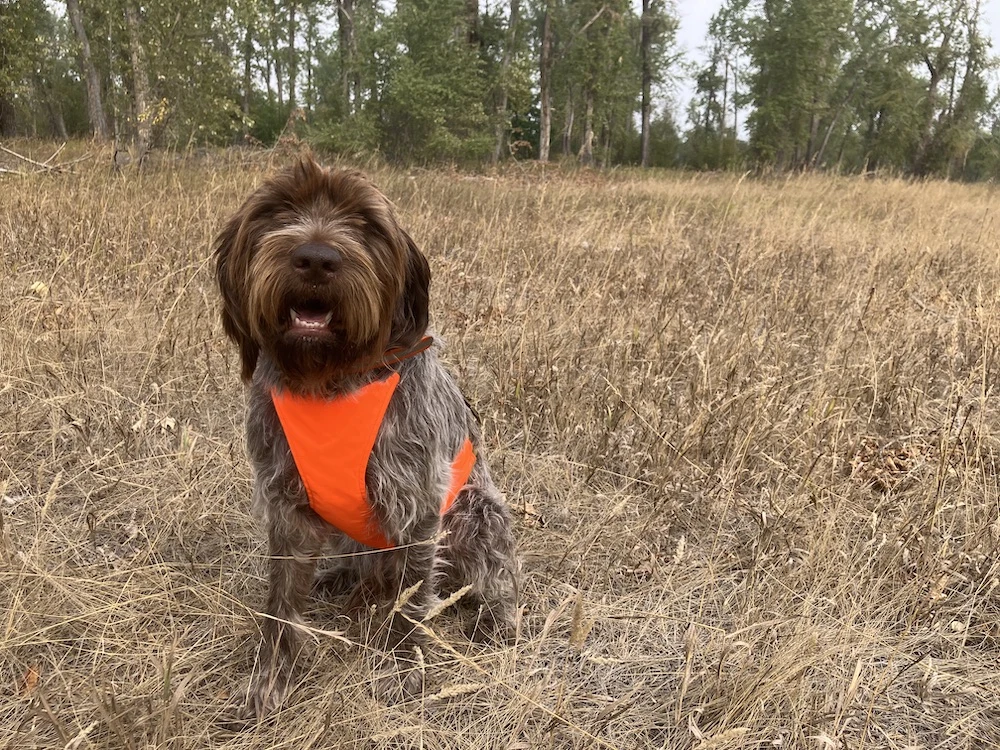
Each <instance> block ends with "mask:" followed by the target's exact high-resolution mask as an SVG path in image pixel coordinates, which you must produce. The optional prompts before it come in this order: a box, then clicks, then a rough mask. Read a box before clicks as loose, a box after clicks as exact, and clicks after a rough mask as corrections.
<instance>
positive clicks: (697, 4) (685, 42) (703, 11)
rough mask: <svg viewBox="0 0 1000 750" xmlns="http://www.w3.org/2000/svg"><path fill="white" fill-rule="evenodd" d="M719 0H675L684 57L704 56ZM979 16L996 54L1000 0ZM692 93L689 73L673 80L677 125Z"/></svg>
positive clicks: (991, 0) (987, 2) (683, 122)
mask: <svg viewBox="0 0 1000 750" xmlns="http://www.w3.org/2000/svg"><path fill="white" fill-rule="evenodd" d="M722 2H723V0H676V3H677V15H678V17H679V18H680V22H681V23H680V28H679V29H678V31H677V41H678V43H679V44H680V46H681V47H682V48H684V49H685V50H686V51H687V59H688V60H690V61H692V62H693V63H695V64H696V65H697V66H700V65H701V64H702V63H703V62H704V61H705V59H706V55H705V52H704V50H703V49H702V47H703V46H704V44H705V35H706V34H707V32H708V21H709V19H710V18H711V17H712V15H713V14H714V13H715V12H716V11H717V10H718V9H719V8H720V7H722ZM982 11H983V18H984V19H985V21H986V25H987V34H988V35H989V36H991V37H992V39H993V54H994V55H1000V0H983V5H982ZM693 95H694V81H693V80H691V76H690V75H684V76H682V77H681V78H680V80H678V82H677V89H676V98H677V102H676V106H675V107H674V117H675V118H676V122H677V125H678V126H679V127H680V128H681V129H686V128H687V127H688V125H689V123H688V121H687V107H688V103H689V102H690V101H691V98H692V96H693Z"/></svg>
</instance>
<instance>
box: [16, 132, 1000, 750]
mask: <svg viewBox="0 0 1000 750" xmlns="http://www.w3.org/2000/svg"><path fill="white" fill-rule="evenodd" d="M77 148H78V149H81V148H84V147H83V146H78V147H77ZM49 150H51V149H49ZM32 153H37V154H40V155H42V156H43V157H44V156H46V155H47V151H46V147H44V146H42V145H37V144H36V145H35V147H34V151H33V152H32ZM102 156H103V155H102ZM281 161H282V159H281V157H280V156H272V157H265V156H253V155H249V156H232V155H230V156H226V155H208V156H206V157H203V158H200V159H188V160H178V161H172V160H165V161H164V162H163V163H161V164H159V165H158V166H156V167H155V168H154V169H151V170H149V171H148V172H147V173H145V174H137V173H133V172H128V173H124V174H113V173H111V172H110V171H109V170H108V169H107V168H106V167H105V166H104V164H105V162H104V161H103V160H101V161H98V160H97V159H95V160H93V161H92V162H84V163H81V164H79V165H77V166H76V170H75V171H74V172H73V173H71V174H55V175H33V176H28V177H15V178H6V179H4V180H3V182H2V183H0V248H2V268H0V276H2V278H3V283H2V285H0V496H2V508H0V510H2V516H0V518H2V537H0V620H2V623H0V627H2V629H0V746H7V747H11V748H36V747H37V748H49V747H75V748H129V749H132V748H135V749H136V750H138V749H139V748H148V747H163V748H206V747H227V748H251V747H255V748H296V749H297V748H311V747H315V748H321V747H347V748H380V747H407V748H409V747H420V748H459V747H462V748H465V747H469V748H506V749H508V750H516V749H521V748H591V747H610V748H622V749H631V748H671V749H673V748H705V749H707V748H762V747H779V748H820V749H829V748H845V749H846V748H851V749H852V750H854V749H857V748H905V747H909V748H927V749H930V748H970V749H971V748H989V747H996V746H1000V697H998V691H1000V659H998V655H1000V593H998V590H997V586H998V582H1000V580H998V579H1000V564H998V562H997V559H998V541H1000V515H998V458H1000V457H998V451H1000V442H998V441H1000V422H998V417H1000V413H998V404H997V398H998V394H997V393H996V381H997V377H998V369H1000V358H998V352H997V349H998V346H997V344H998V341H1000V338H998V328H1000V307H998V302H1000V295H998V289H1000V256H998V253H997V246H998V242H1000V228H998V223H997V219H996V214H995V211H994V207H995V206H996V205H997V194H996V191H995V190H994V189H993V188H991V187H983V186H979V187H968V186H959V185H949V184H943V183H917V184H910V183H904V182H899V181H866V180H861V179H835V178H820V177H794V178H790V179H787V180H772V181H754V180H750V179H738V178H736V177H732V176H705V175H675V174H666V175H665V174H654V175H649V176H642V175H636V174H631V173H618V174H610V175H601V174H594V173H589V172H584V173H561V172H559V171H545V172H541V171H535V170H531V169H528V170H524V171H521V170H511V171H509V172H507V173H505V174H501V175H493V176H474V175H462V174H454V173H445V172H413V173H406V172H401V171H393V170H389V169H385V168H376V169H375V170H374V177H375V179H376V181H377V182H378V183H379V184H380V185H382V186H383V188H384V189H385V191H386V192H387V193H388V194H389V195H390V196H391V197H392V199H393V200H394V201H395V202H396V203H397V205H398V207H399V212H400V215H401V217H402V220H403V222H404V223H405V225H406V226H407V227H408V228H409V229H410V231H411V233H412V234H413V236H414V237H415V238H416V240H417V241H418V244H420V245H421V246H422V247H423V248H424V250H425V251H426V253H427V254H428V256H429V257H430V260H431V265H432V268H433V271H434V286H433V318H434V321H435V324H436V328H437V330H438V331H439V332H440V334H441V335H442V336H443V338H444V339H445V340H446V341H447V344H448V348H447V351H446V358H447V360H448V362H449V364H450V365H451V367H452V368H453V370H454V371H455V372H456V374H457V375H458V377H459V379H460V380H461V382H462V384H463V387H464V389H465V391H466V392H467V394H468V395H469V397H470V400H471V401H472V402H473V403H474V404H475V405H476V406H477V408H478V411H479V413H480V414H481V416H482V419H483V423H484V432H485V435H486V438H487V444H488V446H489V454H490V457H491V459H492V462H493V465H494V467H495V472H494V473H495V475H496V477H497V478H498V480H499V482H500V484H501V485H502V486H503V487H504V488H505V490H506V492H507V495H508V498H509V501H510V503H511V505H512V507H513V508H514V509H515V515H516V519H517V527H518V535H519V538H520V549H521V552H522V555H523V557H524V561H525V579H524V581H523V587H522V592H521V603H522V617H521V621H520V637H519V640H518V642H517V643H516V645H514V646H512V647H510V648H508V649H502V650H498V651H497V650H493V651H490V650H487V651H481V650H477V649H475V648H473V647H471V646H470V645H469V644H467V643H466V642H465V641H464V640H463V639H462V638H461V636H460V635H459V634H458V632H457V626H456V623H455V622H454V621H452V620H450V619H449V618H448V617H447V613H446V614H444V615H442V616H441V617H439V618H437V619H436V620H435V621H434V622H433V623H432V625H433V627H434V628H435V632H436V633H437V638H436V647H435V651H434V653H433V654H430V655H429V656H428V667H427V670H428V676H427V694H426V696H425V697H424V698H423V699H422V700H419V701H417V702H415V703H412V704H408V705H403V706H396V707H385V706H382V705H380V704H378V703H377V702H375V701H374V700H373V699H372V698H371V694H370V685H369V679H370V661H371V660H370V658H369V656H370V655H369V654H368V653H367V651H366V648H365V646H364V630H365V628H366V627H367V624H366V623H365V622H363V621H361V622H348V621H345V620H344V619H342V618H339V617H338V616H337V609H336V607H335V606H331V605H330V604H329V603H324V602H316V603H315V605H314V607H313V609H312V611H311V613H310V623H311V624H312V626H313V627H314V628H315V629H316V631H315V633H314V638H313V643H312V644H311V646H310V648H309V650H308V653H307V655H306V659H305V662H304V664H303V672H302V679H301V683H300V686H299V688H298V689H297V690H296V692H295V693H294V695H293V696H292V699H291V702H290V705H289V706H288V708H287V709H286V710H285V711H283V712H282V713H281V714H280V715H279V716H277V717H276V718H275V719H274V720H272V721H269V722H266V723H263V724H261V725H260V726H257V727H256V728H254V729H251V730H249V731H247V732H243V733H231V732H228V731H226V729H224V728H223V727H222V726H220V718H221V717H222V715H223V712H224V711H225V709H226V706H227V703H229V702H230V701H232V700H234V699H235V695H236V694H237V693H238V691H239V688H240V686H241V684H242V683H243V682H244V681H245V679H246V677H247V676H248V674H249V672H250V670H251V668H252V665H253V659H254V648H255V642H256V635H255V633H256V627H257V620H256V619H255V612H256V611H257V610H258V608H259V606H260V603H261V601H262V598H263V594H264V588H265V583H264V580H263V577H262V576H263V571H264V568H265V558H264V556H265V548H264V546H263V544H262V535H261V532H260V529H259V528H258V527H257V526H256V524H255V522H254V521H253V520H252V519H251V518H250V517H249V515H248V502H247V499H248V498H247V496H248V490H249V473H248V469H247V466H246V463H245V460H244V456H243V438H242V435H241V418H242V400H243V396H242V390H241V387H240V385H239V384H238V382H237V381H238V367H237V363H236V361H235V357H234V353H233V352H232V350H231V348H230V347H229V346H228V345H227V344H226V342H225V341H224V340H223V338H222V335H221V331H220V326H219V323H218V319H217V312H216V311H217V302H216V296H215V292H214V289H213V285H212V278H211V264H210V260H209V251H210V247H209V246H210V242H211V239H212V236H213V234H214V233H215V232H216V231H217V229H218V228H219V226H220V222H221V221H222V219H223V217H225V216H226V215H227V214H228V213H229V212H230V211H232V210H233V209H234V208H235V207H236V205H237V204H238V203H239V201H240V200H241V199H242V198H243V197H244V196H245V195H246V193H247V192H248V191H249V190H250V189H252V187H253V186H254V185H255V184H257V183H258V182H259V181H260V180H261V179H262V177H263V176H264V175H265V174H266V173H267V172H268V171H269V169H270V168H271V167H272V166H275V165H277V164H279V163H280V162H281ZM269 162H273V164H272V163H269ZM330 631H340V632H343V633H344V635H345V637H346V638H347V639H348V641H349V643H347V644H345V643H344V642H343V641H342V640H340V639H338V638H336V637H334V636H332V635H330Z"/></svg>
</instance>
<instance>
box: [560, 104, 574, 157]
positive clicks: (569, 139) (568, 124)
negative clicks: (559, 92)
mask: <svg viewBox="0 0 1000 750" xmlns="http://www.w3.org/2000/svg"><path fill="white" fill-rule="evenodd" d="M573 120H574V112H573V89H570V90H569V92H568V93H567V94H566V116H565V119H564V121H563V134H562V152H563V156H569V155H570V154H572V153H573Z"/></svg>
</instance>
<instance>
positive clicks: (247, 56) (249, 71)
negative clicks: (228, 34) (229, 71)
mask: <svg viewBox="0 0 1000 750" xmlns="http://www.w3.org/2000/svg"><path fill="white" fill-rule="evenodd" d="M252 64H253V29H252V28H251V27H250V24H249V23H248V24H247V29H246V33H245V34H244V35H243V117H244V119H247V118H249V117H250V96H251V94H252V93H253V88H252V87H253V68H252Z"/></svg>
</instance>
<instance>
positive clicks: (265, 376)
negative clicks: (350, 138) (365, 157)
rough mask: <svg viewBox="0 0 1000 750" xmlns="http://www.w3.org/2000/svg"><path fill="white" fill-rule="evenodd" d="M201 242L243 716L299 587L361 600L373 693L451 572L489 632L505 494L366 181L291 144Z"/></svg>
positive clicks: (260, 695) (402, 239)
mask: <svg viewBox="0 0 1000 750" xmlns="http://www.w3.org/2000/svg"><path fill="white" fill-rule="evenodd" d="M215 260H216V278H217V281H218V286H219V290H220V292H221V296H222V323H223V328H224V330H225V332H226V334H227V336H228V337H229V338H230V339H231V340H232V341H233V342H234V343H235V344H236V346H237V348H238V350H239V355H240V362H241V370H242V379H243V380H244V381H245V383H246V384H247V387H248V395H247V413H246V437H247V452H248V454H249V457H250V463H251V468H252V470H253V472H252V473H253V499H252V505H253V508H254V511H255V512H256V513H257V514H258V515H259V516H260V517H262V518H263V519H264V523H265V526H266V529H267V540H268V549H269V555H270V561H269V592H268V595H267V603H266V605H265V608H264V613H265V618H264V619H263V622H262V623H261V626H260V627H261V632H262V641H261V646H260V650H259V654H258V663H257V665H256V668H255V673H254V676H253V677H252V678H251V681H250V684H249V688H248V691H247V700H246V704H245V705H244V707H243V711H244V715H245V716H246V717H250V716H257V717H263V716H265V715H267V714H269V713H271V712H273V711H275V710H276V709H277V708H279V707H280V706H281V705H282V703H283V702H284V701H285V700H286V698H287V695H288V693H289V691H290V689H291V687H292V686H293V682H294V681H293V677H294V674H293V673H294V664H295V661H296V658H297V657H298V655H299V651H300V647H301V637H300V633H299V629H298V627H297V626H298V625H301V624H303V622H304V620H303V610H304V608H305V606H306V603H307V600H308V598H309V595H310V591H311V589H313V588H316V589H318V590H321V591H324V592H326V593H328V594H341V593H348V592H351V593H352V600H353V601H362V602H365V603H375V604H377V605H378V606H377V607H376V610H375V611H376V612H379V613H381V616H382V617H381V619H380V622H381V623H382V624H383V625H384V627H382V628H380V629H379V630H378V632H379V638H378V639H377V642H376V643H373V644H372V645H374V646H376V647H377V649H378V652H379V653H380V654H382V656H381V657H380V662H379V664H378V665H377V666H376V670H375V674H374V683H373V684H374V686H375V690H376V695H377V697H378V698H379V699H381V700H383V701H385V702H396V701H400V700H406V699H408V698H411V697H414V696H416V695H418V694H419V693H420V691H421V690H422V689H423V675H422V668H421V665H422V664H423V652H424V649H425V646H426V639H427V635H426V631H425V630H424V629H423V628H421V627H420V625H419V623H420V622H421V618H423V617H424V616H425V615H426V614H427V612H428V610H429V608H430V607H431V606H433V605H434V604H435V603H437V602H438V601H440V599H439V598H438V597H439V595H445V594H448V595H454V594H456V593H459V592H461V591H462V590H463V589H466V588H467V590H466V591H465V592H464V594H463V595H462V596H461V598H460V599H459V600H458V603H459V605H461V606H462V608H464V609H465V610H466V611H468V612H469V613H470V619H469V630H470V635H471V636H472V637H473V638H474V639H475V640H494V641H501V642H504V641H508V640H509V639H510V638H511V637H512V634H513V628H514V612H515V599H516V590H517V576H518V568H519V566H518V561H517V558H516V555H515V541H514V535H513V532H512V524H511V517H510V512H509V510H508V508H507V506H506V504H505V502H504V499H503V496H502V494H501V492H500V491H499V490H498V489H497V486H496V485H495V484H494V482H493V480H492V478H491V476H490V471H489V467H488V465H487V463H486V460H485V458H484V456H483V452H482V446H481V441H480V431H479V425H478V421H477V419H476V417H475V414H474V412H473V410H472V408H471V407H470V406H469V404H468V402H467V401H466V400H465V398H464V397H463V396H462V394H461V392H460V391H459V388H458V386H457V385H456V383H455V381H454V379H453V378H452V377H451V376H450V375H449V374H448V372H447V371H446V370H445V368H444V367H443V366H442V364H441V362H440V361H439V359H438V355H437V351H436V349H437V347H436V345H432V342H431V339H430V338H429V337H428V336H427V328H428V319H429V314H428V301H429V288H430V267H429V264H428V262H427V259H426V258H425V257H424V255H423V254H422V253H421V252H420V250H419V249H418V248H417V246H416V244H415V243H414V242H413V240H412V239H411V237H410V236H409V235H408V234H407V233H406V231H404V230H403V228H402V227H400V225H399V223H398V222H397V220H396V217H395V214H394V211H393V208H392V206H391V204H390V203H389V201H388V200H387V199H386V197H385V196H384V195H383V194H382V193H381V192H380V191H379V190H378V189H377V188H376V187H375V186H374V185H373V184H372V183H371V182H370V181H369V180H368V179H367V178H366V177H365V176H364V175H362V174H361V173H359V172H356V171H350V170H340V169H330V168H324V167H321V166H320V165H319V164H317V163H316V161H315V160H313V158H312V157H303V158H301V159H300V160H299V161H298V162H297V163H295V164H294V165H293V166H291V167H290V168H287V169H285V170H284V171H282V172H280V173H278V174H276V175H275V176H273V177H271V178H270V179H268V180H267V181H266V182H264V183H263V184H262V185H261V187H260V188H259V189H258V190H256V192H254V193H253V194H252V195H250V197H249V198H247V199H246V201H245V202H244V203H243V205H242V206H241V207H240V208H239V209H238V210H237V211H236V213H235V214H234V215H233V216H232V217H231V218H230V219H229V220H228V222H227V223H226V224H225V226H224V228H223V229H222V231H221V232H220V233H219V235H218V237H217V239H216V242H215ZM355 553H356V554H355ZM320 559H326V560H328V561H330V562H331V563H332V564H329V565H327V566H326V567H325V568H324V569H322V570H319V569H318V565H317V561H318V560H320Z"/></svg>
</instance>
